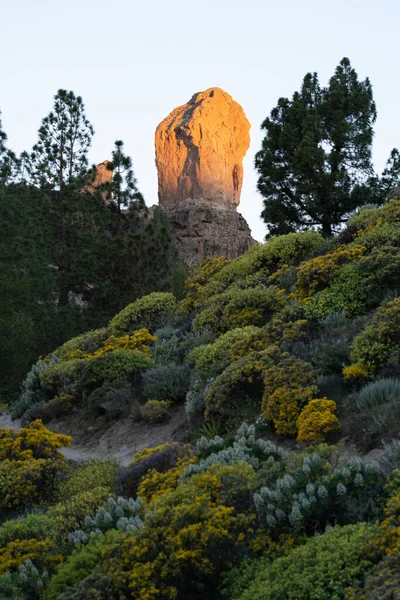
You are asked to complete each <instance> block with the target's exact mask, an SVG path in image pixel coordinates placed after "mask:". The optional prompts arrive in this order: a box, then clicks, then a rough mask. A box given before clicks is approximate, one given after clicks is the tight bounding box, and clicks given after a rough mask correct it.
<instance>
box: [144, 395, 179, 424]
mask: <svg viewBox="0 0 400 600" xmlns="http://www.w3.org/2000/svg"><path fill="white" fill-rule="evenodd" d="M171 404H172V402H171V400H149V401H148V402H146V404H144V405H143V406H141V407H140V414H141V415H142V417H143V419H144V420H145V421H150V422H151V423H153V422H154V423H162V422H164V421H166V420H167V417H168V410H169V407H170V406H171Z"/></svg>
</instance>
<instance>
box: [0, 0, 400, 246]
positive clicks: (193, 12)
mask: <svg viewBox="0 0 400 600" xmlns="http://www.w3.org/2000/svg"><path fill="white" fill-rule="evenodd" d="M399 22H400V3H399V2H398V1H395V0H380V1H379V2H378V1H377V0H335V1H327V0H286V1H280V2H277V1H275V2H271V1H269V0H264V1H263V0H246V1H244V2H238V1H237V0H230V1H228V0H197V1H194V0H186V1H183V0H170V1H162V0H147V2H146V0H143V1H140V2H138V1H137V0H131V1H128V0H107V1H105V0H96V1H95V0H69V1H68V2H65V1H63V2H60V1H59V0H29V1H28V0H0V32H1V33H0V56H1V76H0V109H1V111H2V120H3V127H4V129H5V130H6V132H7V134H8V137H9V146H10V147H11V148H13V149H14V150H15V151H16V152H20V151H22V150H23V149H27V150H29V149H30V148H31V147H32V145H33V144H34V142H35V140H36V133H37V129H38V128H39V125H40V121H41V119H42V117H44V116H45V115H46V114H47V113H48V112H49V111H50V109H51V107H52V98H53V96H54V94H55V93H56V91H57V89H59V88H66V89H72V90H73V91H74V92H75V93H76V94H79V95H81V96H82V97H83V99H84V102H85V104H86V112H87V115H88V117H89V119H90V120H91V122H92V123H93V125H94V127H95V131H96V135H95V137H94V139H93V145H92V149H91V152H90V160H91V162H101V161H103V160H104V159H105V158H108V157H109V155H110V152H111V149H112V147H113V143H114V140H116V139H123V140H124V142H125V150H126V152H127V153H129V154H130V155H131V156H132V158H133V161H134V168H135V173H136V176H137V178H138V181H139V186H140V189H141V191H142V193H143V194H144V196H145V199H146V203H147V204H148V205H151V204H154V203H156V202H157V174H156V170H155V166H154V131H155V129H156V127H157V125H158V123H159V122H160V121H161V120H162V119H163V118H164V117H165V116H167V114H168V113H169V112H170V111H171V110H172V109H173V108H174V107H175V106H178V105H180V104H183V103H185V102H186V101H187V100H189V98H190V97H191V96H192V95H193V94H194V93H195V92H198V91H202V90H204V89H206V88H208V87H211V86H219V87H222V88H223V89H225V90H226V91H227V92H229V93H230V94H231V95H232V96H233V98H234V99H235V100H237V101H238V102H240V103H241V104H242V106H243V108H244V110H245V112H246V114H247V117H248V119H249V121H250V122H251V125H252V129H251V132H250V133H251V140H252V141H251V146H250V149H249V151H248V153H247V156H246V158H245V162H244V168H245V179H244V185H243V191H242V200H241V204H240V207H239V211H240V212H242V214H243V215H244V216H245V217H246V219H247V220H248V222H249V224H250V227H251V229H252V231H253V235H254V237H255V238H257V239H259V240H260V239H262V238H263V236H264V234H265V227H264V225H263V223H262V222H261V219H260V217H259V215H260V212H261V208H262V201H261V198H260V196H259V194H258V193H257V191H256V181H257V176H256V173H255V171H254V168H253V160H254V154H255V152H256V151H257V150H258V149H259V148H260V144H261V139H262V134H261V132H260V124H261V122H262V121H263V119H264V118H265V117H266V116H267V115H268V114H269V112H270V111H271V109H272V108H273V107H274V106H275V104H276V101H277V99H278V97H280V96H290V95H291V94H292V93H293V92H294V91H295V90H296V89H298V88H299V86H300V84H301V81H302V78H303V76H304V75H305V73H306V72H307V71H317V72H318V73H319V76H320V82H321V83H322V84H325V83H326V82H327V80H328V78H329V77H330V76H331V75H332V74H333V71H334V69H335V67H336V65H337V64H338V62H339V61H340V60H341V58H342V57H343V56H348V57H349V58H350V60H351V62H352V65H353V66H354V67H355V68H356V70H357V72H358V73H359V76H360V77H361V78H364V77H366V76H368V77H369V78H370V79H371V82H372V84H373V88H374V95H375V100H376V103H377V107H378V121H377V123H376V127H375V132H376V136H375V143H374V159H375V164H376V167H377V168H378V169H379V170H381V169H382V168H383V166H384V164H385V161H386V159H387V157H388V155H389V152H390V150H391V149H392V148H393V147H394V146H397V147H400V118H399V98H400V77H399V63H400V60H399V59H400V50H399V48H400V43H399Z"/></svg>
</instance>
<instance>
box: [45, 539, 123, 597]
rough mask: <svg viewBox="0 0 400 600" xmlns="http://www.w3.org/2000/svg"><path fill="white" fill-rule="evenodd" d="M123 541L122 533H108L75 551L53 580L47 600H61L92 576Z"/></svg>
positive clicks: (60, 567)
mask: <svg viewBox="0 0 400 600" xmlns="http://www.w3.org/2000/svg"><path fill="white" fill-rule="evenodd" d="M123 539H124V534H123V533H122V532H120V531H115V530H113V531H108V532H107V533H106V534H104V535H102V536H96V537H94V538H92V539H91V540H90V541H89V542H88V543H87V544H86V545H85V546H82V547H80V548H77V549H75V550H74V551H73V552H72V554H71V556H69V557H68V558H67V560H66V561H65V563H63V564H62V565H60V566H59V568H58V570H57V572H56V574H55V575H53V577H52V578H51V580H50V584H49V587H48V590H47V594H46V600H59V599H60V597H62V596H61V595H62V594H63V593H64V592H65V591H66V590H67V589H68V588H73V587H74V586H75V585H76V584H77V583H78V582H80V581H82V580H83V579H85V577H87V576H88V575H90V573H91V572H92V571H93V569H94V568H95V567H96V565H98V564H99V563H100V562H101V559H102V556H103V554H104V552H105V551H106V550H108V549H110V548H113V547H114V546H116V545H118V544H120V543H121V542H122V540H123Z"/></svg>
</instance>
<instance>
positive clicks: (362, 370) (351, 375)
mask: <svg viewBox="0 0 400 600" xmlns="http://www.w3.org/2000/svg"><path fill="white" fill-rule="evenodd" d="M371 375H372V373H371V367H370V366H369V365H362V364H360V363H355V364H354V365H348V366H347V367H344V369H343V379H344V380H345V381H346V382H348V383H354V384H360V383H364V382H365V381H366V380H367V379H369V378H370V377H371Z"/></svg>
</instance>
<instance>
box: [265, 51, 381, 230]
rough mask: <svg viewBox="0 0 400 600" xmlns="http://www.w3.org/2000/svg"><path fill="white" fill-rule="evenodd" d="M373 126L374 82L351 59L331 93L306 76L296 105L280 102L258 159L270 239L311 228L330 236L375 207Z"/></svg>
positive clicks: (267, 124)
mask: <svg viewBox="0 0 400 600" xmlns="http://www.w3.org/2000/svg"><path fill="white" fill-rule="evenodd" d="M375 120H376V107H375V103H374V100H373V96H372V87H371V84H370V82H369V80H368V79H365V81H359V80H358V76H357V73H356V71H355V70H354V69H353V68H352V67H351V65H350V61H349V60H348V59H347V58H344V59H343V60H342V61H341V62H340V64H339V65H338V67H337V68H336V71H335V74H334V75H333V77H332V78H331V79H330V81H329V85H328V86H327V87H326V88H321V87H320V84H319V81H318V76H317V74H316V73H313V74H311V73H308V74H307V75H306V76H305V78H304V80H303V84H302V87H301V90H300V91H299V92H295V93H294V95H293V98H292V99H291V100H289V99H287V98H280V99H279V101H278V104H277V106H276V107H275V108H274V109H273V110H272V112H271V115H270V117H268V118H267V119H265V121H264V122H263V124H262V129H264V130H265V132H266V133H265V138H264V140H263V143H262V149H261V150H260V151H259V152H258V153H257V154H256V158H255V165H256V168H257V170H258V172H259V175H260V177H259V180H258V189H259V191H260V192H261V194H262V195H263V196H264V210H263V212H262V217H263V219H264V221H265V223H266V224H267V226H268V228H269V234H270V235H273V234H282V233H288V232H291V231H297V230H303V229H306V228H309V227H312V228H316V229H318V230H320V231H322V232H323V233H324V234H326V235H331V234H332V233H333V231H334V230H335V229H336V228H337V227H338V226H339V225H340V224H341V223H343V222H344V221H345V220H346V215H347V214H348V213H349V212H351V211H352V210H354V209H355V208H357V207H358V206H361V205H362V204H364V203H365V202H366V201H369V199H370V198H369V194H368V187H367V185H368V182H369V181H370V180H371V177H373V169H372V160H371V146H372V138H373V129H372V126H373V123H374V122H375Z"/></svg>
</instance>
